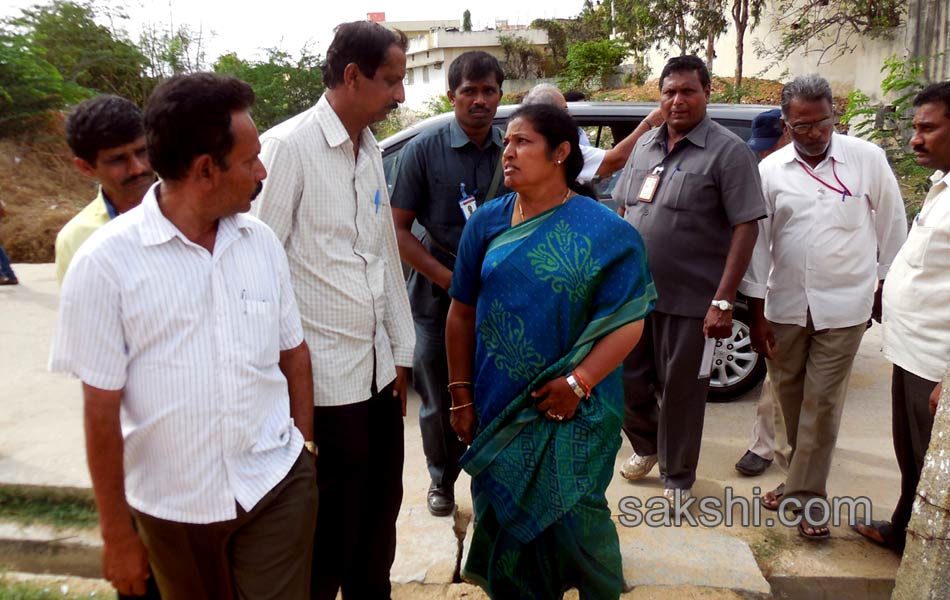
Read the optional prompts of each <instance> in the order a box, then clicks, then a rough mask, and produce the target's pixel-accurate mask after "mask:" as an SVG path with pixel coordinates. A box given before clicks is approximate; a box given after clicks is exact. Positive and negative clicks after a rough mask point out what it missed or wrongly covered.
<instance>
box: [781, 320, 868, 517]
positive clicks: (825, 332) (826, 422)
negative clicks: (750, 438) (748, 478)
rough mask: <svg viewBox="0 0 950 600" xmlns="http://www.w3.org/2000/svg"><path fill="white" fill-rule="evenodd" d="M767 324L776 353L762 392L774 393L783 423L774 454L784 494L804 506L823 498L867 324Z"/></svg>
mask: <svg viewBox="0 0 950 600" xmlns="http://www.w3.org/2000/svg"><path fill="white" fill-rule="evenodd" d="M771 325H772V328H773V329H774V330H775V341H776V344H777V347H778V349H777V350H776V352H775V356H774V357H773V358H772V359H771V360H769V361H768V382H767V385H765V386H763V391H764V390H769V392H770V393H772V394H773V401H774V402H777V405H778V406H780V407H781V411H782V416H783V417H784V418H785V429H784V431H777V432H776V433H777V434H778V435H777V440H776V449H775V455H776V459H777V461H778V464H779V466H781V467H782V468H783V469H785V470H786V471H787V476H786V480H785V495H786V496H789V497H791V496H795V497H797V498H799V499H800V500H801V501H802V502H806V501H807V500H808V499H809V498H812V497H816V496H821V497H826V496H827V495H828V491H827V484H828V473H829V472H830V471H831V458H832V455H833V454H834V450H835V444H836V443H837V441H838V428H839V426H840V425H841V411H842V410H843V409H844V400H845V397H846V396H847V395H848V378H849V376H850V375H851V367H852V365H853V364H854V356H855V355H856V354H857V352H858V348H859V347H860V345H861V338H863V337H864V332H865V330H866V329H867V325H866V324H865V323H860V324H858V325H855V326H853V327H841V328H835V329H820V330H816V329H815V327H814V325H813V324H812V321H811V317H810V316H809V317H808V321H807V323H806V325H805V327H799V326H798V325H785V324H781V323H771Z"/></svg>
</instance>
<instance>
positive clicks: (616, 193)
mask: <svg viewBox="0 0 950 600" xmlns="http://www.w3.org/2000/svg"><path fill="white" fill-rule="evenodd" d="M649 174H650V169H631V170H630V172H629V173H627V172H624V173H623V175H621V176H620V179H619V181H617V185H616V186H615V187H614V189H613V192H612V195H613V198H614V201H616V202H617V205H618V206H636V205H637V204H639V203H640V201H639V200H638V199H637V197H638V196H639V195H640V188H641V187H643V181H644V180H645V179H646V178H647V175H649ZM654 198H656V195H655V194H654Z"/></svg>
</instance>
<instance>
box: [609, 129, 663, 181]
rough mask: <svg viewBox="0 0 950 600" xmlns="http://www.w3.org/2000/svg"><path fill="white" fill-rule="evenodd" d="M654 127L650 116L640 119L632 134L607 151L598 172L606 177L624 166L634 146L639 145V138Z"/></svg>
mask: <svg viewBox="0 0 950 600" xmlns="http://www.w3.org/2000/svg"><path fill="white" fill-rule="evenodd" d="M652 127H653V124H652V122H651V121H650V120H649V118H646V119H643V120H642V121H640V123H639V124H638V125H637V127H636V129H634V130H633V131H631V132H630V135H628V136H627V137H625V138H623V139H622V140H620V142H618V143H617V145H616V146H614V147H613V148H611V149H610V150H608V151H607V154H605V155H604V160H603V161H602V162H601V163H600V166H599V167H598V168H597V174H598V175H600V176H601V177H606V176H608V175H610V174H612V173H613V172H614V171H616V170H618V169H621V168H623V166H624V165H625V164H627V159H628V158H630V154H632V153H633V148H634V147H635V146H636V145H637V140H639V139H640V138H641V137H642V136H643V134H644V133H646V132H648V131H650V129H651V128H652Z"/></svg>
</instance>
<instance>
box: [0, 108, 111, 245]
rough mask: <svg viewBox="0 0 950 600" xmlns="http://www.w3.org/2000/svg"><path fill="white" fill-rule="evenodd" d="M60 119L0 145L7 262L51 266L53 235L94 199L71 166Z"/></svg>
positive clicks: (0, 223) (1, 223)
mask: <svg viewBox="0 0 950 600" xmlns="http://www.w3.org/2000/svg"><path fill="white" fill-rule="evenodd" d="M63 121H64V119H63V115H62V113H56V114H54V115H51V117H50V118H49V120H47V121H46V122H45V123H43V124H41V125H40V126H39V127H37V128H35V129H33V130H31V131H29V132H26V133H23V134H20V135H17V136H15V137H8V138H2V139H0V199H2V200H3V202H4V204H6V207H7V216H6V218H4V219H2V220H0V242H2V243H3V246H4V248H6V251H7V253H8V254H9V255H10V259H11V260H12V261H13V262H30V263H34V262H52V260H53V244H54V241H55V239H56V233H57V232H59V230H60V228H62V226H63V225H64V224H65V223H66V221H68V220H69V219H71V218H72V216H73V215H75V214H76V213H77V212H79V210H80V209H81V208H82V207H83V206H85V205H86V204H87V203H89V201H90V200H92V198H93V197H94V195H95V193H96V187H95V184H94V183H93V182H92V181H91V180H90V179H88V178H86V177H85V176H83V175H82V174H80V173H79V171H77V170H76V168H75V167H74V166H73V164H72V153H71V152H70V151H69V146H67V145H66V139H65V133H64V130H63Z"/></svg>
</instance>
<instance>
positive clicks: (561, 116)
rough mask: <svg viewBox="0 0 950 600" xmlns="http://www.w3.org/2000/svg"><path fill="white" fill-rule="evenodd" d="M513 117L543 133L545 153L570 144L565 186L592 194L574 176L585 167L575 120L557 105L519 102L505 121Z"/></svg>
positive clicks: (565, 161) (565, 164)
mask: <svg viewBox="0 0 950 600" xmlns="http://www.w3.org/2000/svg"><path fill="white" fill-rule="evenodd" d="M515 119H524V120H526V121H528V122H529V123H531V126H532V127H533V128H534V130H535V131H537V132H538V133H540V134H541V135H542V136H544V139H545V141H546V142H547V145H548V156H551V155H552V154H553V153H554V149H555V148H557V147H558V146H560V145H561V144H562V143H563V142H568V143H570V145H571V152H570V153H569V154H568V155H567V158H566V159H564V178H565V179H566V181H565V183H567V187H569V188H570V189H571V190H573V191H574V192H577V193H578V194H581V195H584V196H589V197H594V190H593V189H591V188H590V186H588V185H584V184H580V183H578V182H577V176H578V175H580V173H581V170H582V169H583V168H584V155H583V154H581V147H580V144H579V143H578V137H577V123H576V122H575V121H574V118H573V117H571V115H570V114H569V113H568V112H567V111H566V110H564V109H563V108H561V107H560V106H553V105H551V104H522V105H521V107H520V108H518V109H517V110H516V111H515V112H513V113H511V117H509V119H508V122H509V123H511V122H512V121H514V120H515Z"/></svg>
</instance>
